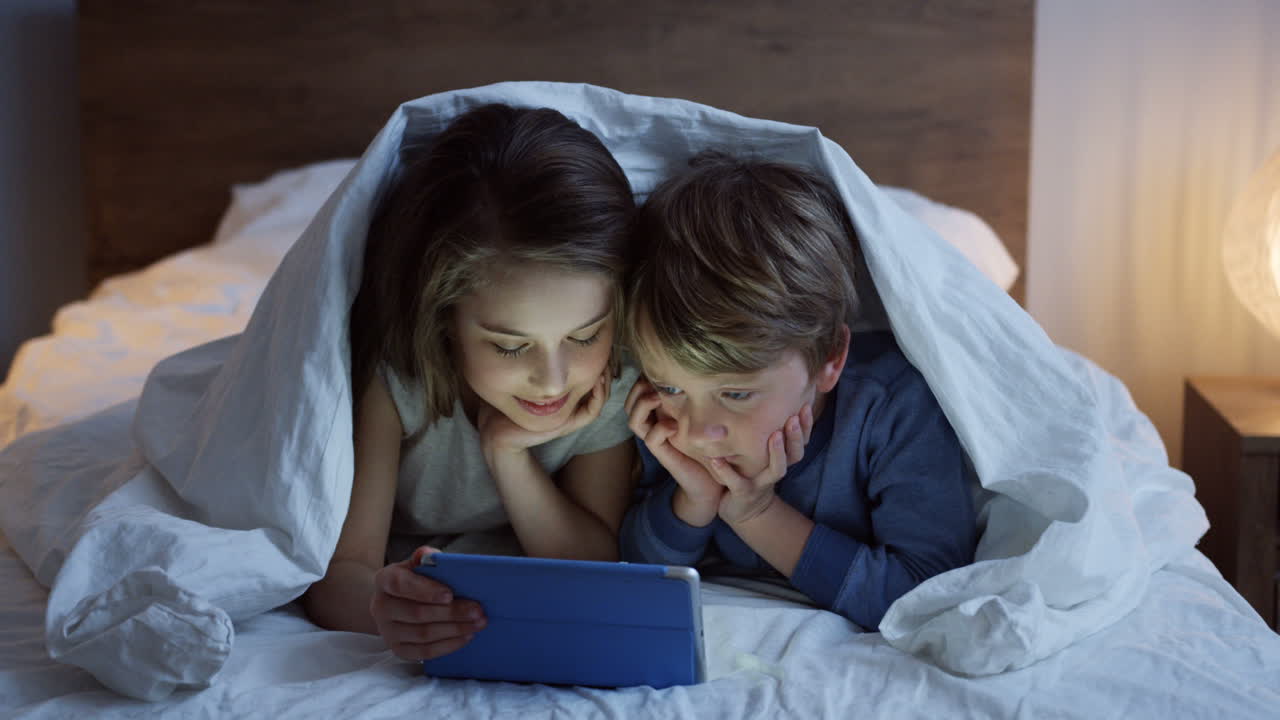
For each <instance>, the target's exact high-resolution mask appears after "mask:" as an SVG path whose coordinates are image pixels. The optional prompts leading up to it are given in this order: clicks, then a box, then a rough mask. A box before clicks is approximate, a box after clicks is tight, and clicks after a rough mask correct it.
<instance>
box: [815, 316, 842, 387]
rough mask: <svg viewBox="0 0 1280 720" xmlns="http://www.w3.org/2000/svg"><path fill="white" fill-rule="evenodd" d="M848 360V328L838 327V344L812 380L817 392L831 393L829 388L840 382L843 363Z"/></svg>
mask: <svg viewBox="0 0 1280 720" xmlns="http://www.w3.org/2000/svg"><path fill="white" fill-rule="evenodd" d="M848 359H849V326H848V325H841V326H840V343H839V344H838V345H836V347H835V349H834V350H833V351H832V352H831V355H830V356H829V357H828V358H827V361H826V362H825V363H823V364H822V367H820V368H818V374H817V376H816V377H815V378H814V380H815V381H816V384H817V389H818V392H831V388H834V387H835V386H836V383H837V382H839V381H840V373H842V372H844V364H845V361H846V360H848Z"/></svg>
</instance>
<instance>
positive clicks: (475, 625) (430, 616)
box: [369, 546, 485, 660]
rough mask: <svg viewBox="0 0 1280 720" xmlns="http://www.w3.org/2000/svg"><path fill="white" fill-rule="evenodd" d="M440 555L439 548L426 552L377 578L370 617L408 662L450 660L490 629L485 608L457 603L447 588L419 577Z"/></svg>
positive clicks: (384, 570)
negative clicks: (426, 560)
mask: <svg viewBox="0 0 1280 720" xmlns="http://www.w3.org/2000/svg"><path fill="white" fill-rule="evenodd" d="M434 552H437V550H435V549H434V548H429V547H425V546H423V547H420V548H418V549H417V550H414V551H413V555H412V556H410V557H409V559H408V560H404V561H401V562H398V563H393V564H391V565H388V566H386V567H384V568H382V569H381V570H379V571H378V572H377V574H375V575H374V576H373V585H374V591H373V599H372V600H371V601H370V602H369V612H370V613H372V614H373V622H374V624H375V625H377V626H378V634H379V635H381V636H382V639H383V640H385V641H386V642H387V647H389V648H391V652H393V653H395V655H396V657H399V658H401V659H404V660H430V659H432V658H437V657H440V656H441V655H447V654H449V653H451V652H453V651H454V650H457V649H458V648H460V647H462V646H463V645H466V644H467V642H468V641H470V640H471V636H472V635H474V634H475V633H476V632H477V631H478V630H480V629H481V628H483V627H484V626H485V617H484V610H483V609H482V608H481V607H480V604H479V603H477V602H475V601H473V600H460V599H458V598H455V597H453V592H452V591H450V589H449V587H448V586H447V585H444V584H443V583H440V582H437V581H435V580H432V579H431V578H429V577H424V576H422V575H419V574H417V573H415V572H414V571H413V567H414V566H415V565H417V564H418V563H419V562H421V561H422V558H423V556H424V555H427V554H428V553H434Z"/></svg>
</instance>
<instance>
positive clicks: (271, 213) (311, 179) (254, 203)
mask: <svg viewBox="0 0 1280 720" xmlns="http://www.w3.org/2000/svg"><path fill="white" fill-rule="evenodd" d="M355 162H356V161H355V160H354V159H340V160H329V161H326V162H320V163H315V164H313V165H306V166H303V167H299V168H294V169H290V170H282V171H280V172H277V173H275V174H274V175H272V176H270V177H268V178H267V179H266V180H263V181H261V182H257V183H244V184H237V185H235V186H234V187H232V189H231V204H230V206H229V207H228V208H227V211H226V214H224V215H223V217H222V221H221V223H219V225H218V231H217V233H215V235H214V239H213V243H214V244H215V245H230V246H239V245H251V246H254V247H256V248H258V249H261V250H271V251H274V252H275V253H276V254H278V255H283V254H284V253H285V251H286V250H288V249H289V246H290V245H292V244H293V241H294V240H297V239H298V236H299V235H301V234H302V231H303V230H304V229H306V227H307V223H309V222H311V218H312V217H313V216H314V215H315V214H316V211H318V210H319V209H320V206H321V205H322V204H324V201H325V200H326V199H327V198H328V197H329V195H330V193H332V192H333V190H334V188H336V187H337V186H338V183H340V182H342V179H343V178H344V177H346V176H347V173H348V172H350V170H351V168H352V166H354V165H355ZM879 187H880V189H881V190H882V191H884V193H885V194H886V195H888V196H889V197H890V198H891V199H892V200H893V201H894V202H895V203H896V204H897V205H898V206H899V207H901V208H902V209H903V210H906V211H907V213H908V214H910V215H912V216H913V217H915V218H916V219H917V220H919V221H921V222H923V223H924V224H925V225H928V226H929V227H930V228H932V229H933V231H934V232H936V233H938V235H940V236H942V239H944V240H946V241H947V242H949V243H951V245H952V246H954V247H955V248H956V249H957V250H959V251H960V252H961V254H963V255H964V256H965V257H966V258H968V260H969V262H971V263H973V264H974V266H975V267H977V268H978V269H979V270H981V271H982V273H983V274H984V275H986V276H987V277H988V278H990V279H991V281H992V282H994V283H995V284H996V285H999V286H1000V287H1001V288H1003V289H1004V290H1005V291H1008V290H1009V288H1010V287H1012V286H1013V282H1014V281H1015V280H1017V278H1018V265H1017V263H1016V262H1014V260H1013V257H1012V256H1010V255H1009V251H1008V250H1007V249H1005V246H1004V243H1002V242H1001V241H1000V238H999V236H997V235H996V233H995V231H994V230H992V229H991V226H990V225H988V224H987V223H986V221H984V220H983V219H982V218H980V217H978V216H977V215H976V214H974V213H972V212H969V211H968V210H963V209H961V208H958V207H953V206H951V205H944V204H943V203H940V202H937V201H936V200H931V199H929V198H927V197H925V196H924V195H921V194H920V193H917V192H915V191H913V190H907V189H906V188H898V187H891V186H887V185H881V186H879Z"/></svg>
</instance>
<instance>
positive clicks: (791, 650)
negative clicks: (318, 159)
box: [0, 246, 1280, 720]
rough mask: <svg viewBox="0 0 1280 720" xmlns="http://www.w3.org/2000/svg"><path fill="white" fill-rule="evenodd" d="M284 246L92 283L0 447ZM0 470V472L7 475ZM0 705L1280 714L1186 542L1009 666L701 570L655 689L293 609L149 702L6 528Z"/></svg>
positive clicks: (81, 407)
mask: <svg viewBox="0 0 1280 720" xmlns="http://www.w3.org/2000/svg"><path fill="white" fill-rule="evenodd" d="M277 260H278V252H277V250H271V251H263V250H261V249H255V248H246V247H243V246H239V247H237V246H209V247H205V248H199V249H196V250H193V251H189V252H187V253H183V254H182V255H179V256H175V257H174V258H171V259H169V260H166V261H164V262H162V263H160V264H158V265H156V266H153V267H152V268H150V269H148V270H147V271H144V272H143V273H140V274H135V275H132V276H128V277H124V278H119V279H116V280H113V281H111V282H109V283H107V284H105V285H104V286H103V287H102V288H100V289H99V290H98V291H97V293H95V295H94V297H93V298H91V299H90V300H89V301H86V302H84V303H78V304H75V305H72V306H69V307H68V308H67V309H65V310H64V311H63V312H62V313H60V314H59V316H58V320H57V322H56V324H55V331H54V333H53V334H51V335H50V336H47V337H45V338H41V339H39V340H36V341H33V342H31V343H29V344H27V345H26V346H25V347H24V348H23V349H22V351H21V352H20V353H19V356H18V357H17V358H16V361H15V366H14V368H13V371H12V372H11V374H10V377H9V379H8V381H7V382H6V384H5V385H4V386H3V387H0V447H3V446H4V445H6V444H7V443H8V442H9V441H11V440H12V439H13V438H14V437H17V436H19V435H22V434H25V433H28V432H32V431H34V430H37V429H40V428H44V427H49V426H52V425H55V424H59V423H61V422H65V421H69V420H72V419H75V418H80V417H84V416H86V415H89V414H91V413H92V412H95V411H97V410H100V409H103V408H106V407H109V406H111V405H113V404H115V403H117V402H120V401H122V400H125V399H128V398H130V397H133V396H135V395H136V394H137V392H138V391H139V390H140V388H141V385H142V382H143V379H144V377H145V374H146V372H147V370H148V369H149V368H150V366H151V364H153V363H154V362H155V361H156V360H159V359H160V358H162V357H164V356H167V355H169V354H171V353H173V352H176V351H178V350H181V349H183V348H185V347H188V346H191V345H194V344H197V343H200V342H203V341H205V340H208V339H210V338H213V337H217V336H220V335H224V334H229V333H233V332H237V331H238V330H240V329H241V327H242V326H243V324H244V322H245V321H246V320H247V318H248V314H249V312H250V310H251V309H252V306H253V303H254V302H255V301H256V299H257V296H258V294H259V293H260V292H261V289H262V285H263V283H264V282H265V279H266V277H267V276H268V275H269V274H270V272H271V270H272V268H273V267H274V265H275V263H276V261H277ZM0 482H3V478H0ZM0 587H3V588H5V590H4V592H3V593H0V628H2V629H0V716H4V717H9V716H13V717H24V718H26V717H31V718H51V717H105V718H113V717H139V716H143V717H151V716H183V717H187V716H194V717H399V716H404V717H450V718H469V717H475V718H489V717H504V716H515V715H518V716H520V717H522V718H537V717H617V718H631V717H723V718H744V717H803V718H810V717H814V718H816V717H849V716H856V717H940V716H941V717H956V716H962V717H1026V718H1033V717H1034V718H1050V717H1081V718H1086V717H1087V718H1095V717H1127V718H1137V717H1151V718H1166V717H1205V718H1214V719H1215V720H1218V719H1221V718H1275V717H1280V636H1277V635H1275V634H1274V633H1272V632H1270V631H1269V630H1268V629H1267V628H1266V627H1265V625H1264V624H1263V623H1262V621H1261V620H1260V618H1259V617H1258V616H1257V615H1256V613H1254V612H1253V611H1252V610H1251V609H1250V608H1249V607H1248V606H1247V604H1245V602H1244V601H1243V599H1242V598H1241V597H1240V596H1239V595H1238V594H1237V593H1235V591H1234V590H1232V589H1231V588H1230V586H1228V585H1227V584H1226V583H1225V582H1223V581H1222V579H1221V577H1220V576H1219V575H1218V574H1217V572H1216V571H1215V570H1214V569H1213V567H1212V565H1211V564H1209V563H1208V561H1207V560H1206V559H1205V558H1204V557H1203V556H1202V555H1200V553H1198V552H1192V553H1190V554H1189V555H1188V556H1187V557H1186V558H1184V559H1183V560H1182V561H1181V562H1180V563H1177V564H1175V565H1173V566H1171V567H1169V568H1167V569H1165V570H1161V571H1159V572H1157V573H1156V575H1155V576H1154V578H1153V580H1152V582H1151V584H1150V587H1149V588H1148V590H1147V593H1146V596H1145V599H1144V600H1143V601H1142V602H1141V604H1140V605H1139V606H1138V608H1137V609H1136V610H1135V611H1134V612H1132V613H1131V614H1130V615H1129V616H1127V617H1125V618H1124V619H1123V620H1121V621H1120V622H1119V623H1117V624H1115V625H1114V626H1112V627H1110V628H1108V629H1107V630H1105V631H1103V632H1100V633H1097V634H1095V635H1093V636H1091V637H1088V638H1086V639H1084V640H1083V641H1081V642H1080V643H1078V644H1076V645H1074V646H1072V647H1070V648H1068V649H1067V650H1065V651H1063V652H1061V653H1058V654H1056V655H1054V656H1052V657H1050V658H1049V659H1047V660H1045V661H1042V662H1039V663H1037V664H1035V665H1032V666H1031V667H1029V668H1026V669H1023V670H1019V671H1016V672H1010V673H1005V674H1002V675H996V676H991V677H982V678H965V677H960V676H956V675H951V674H948V673H946V672H944V671H942V670H940V669H938V668H937V667H935V666H933V665H931V664H928V663H926V662H923V661H921V660H919V659H917V658H914V657H912V656H910V655H906V654H904V653H902V652H900V651H898V650H896V649H894V648H892V647H891V646H889V645H888V644H887V643H886V642H885V641H884V639H883V638H882V637H881V636H880V635H879V634H877V633H868V634H860V633H855V632H853V631H852V629H851V627H850V625H849V624H848V623H847V621H845V620H843V619H842V618H840V617H839V616H837V615H835V614H832V613H829V612H825V611H820V610H815V609H810V608H806V607H802V606H798V605H795V604H792V603H788V602H786V601H782V600H777V599H769V598H762V597H759V596H755V595H751V594H748V593H746V592H744V591H741V590H737V589H734V588H729V587H725V586H719V585H715V584H710V583H708V584H707V587H706V592H705V598H704V599H705V610H704V624H705V632H706V640H707V648H708V666H709V667H708V669H709V676H710V678H711V680H710V682H708V683H706V684H704V685H701V686H696V687H691V688H672V689H668V690H664V691H653V690H650V689H642V688H632V689H626V690H598V689H584V688H549V687H544V686H521V685H512V684H503V683H482V682H474V681H451V680H431V679H426V678H424V677H422V676H421V675H420V674H419V672H418V668H417V666H416V665H414V664H409V663H403V662H400V661H398V660H396V659H395V658H394V657H393V656H392V655H391V654H390V653H389V652H388V651H386V650H385V649H384V648H383V647H382V644H381V641H380V639H378V638H376V637H372V636H365V635H360V634H353V633H340V632H330V631H324V630H320V629H319V628H317V627H316V626H315V625H313V624H311V623H310V622H309V621H307V620H306V618H305V617H304V616H303V615H302V614H301V612H300V611H299V610H298V608H297V607H296V606H292V605H291V606H286V607H285V608H282V609H279V610H276V611H274V612H271V613H268V614H266V615H262V616H259V617H256V618H253V619H252V620H250V621H247V622H244V623H241V624H239V625H237V627H236V632H237V638H236V642H235V644H234V647H233V650H232V654H231V657H230V659H229V661H228V662H227V664H226V665H225V666H224V668H223V670H222V672H221V673H220V674H219V676H218V677H217V679H216V681H215V682H214V684H213V686H212V687H210V688H208V689H206V690H202V691H199V692H196V691H181V692H177V693H175V694H174V695H173V696H172V697H170V698H168V699H167V700H165V701H162V702H159V703H154V704H148V703H143V702H140V701H136V700H130V699H127V698H123V697H121V696H119V695H116V694H114V693H112V692H110V691H108V690H105V689H104V688H103V687H102V686H101V685H99V684H98V683H97V681H96V680H94V679H93V678H92V677H91V676H90V675H89V674H88V673H86V672H84V671H83V670H80V669H79V668H76V667H72V666H68V665H62V664H59V663H56V662H54V661H52V660H51V659H49V657H48V654H47V652H46V650H45V647H44V640H43V637H44V635H43V632H44V631H43V622H44V609H45V603H46V599H47V591H46V590H45V588H43V587H41V586H40V585H39V584H38V583H37V582H36V581H35V579H34V577H33V576H32V574H31V572H30V571H29V570H28V569H27V567H26V566H25V565H24V564H23V563H22V561H21V560H20V559H19V558H18V556H17V555H16V554H15V553H14V552H13V550H12V549H11V548H10V547H9V544H8V542H7V540H4V539H3V538H0Z"/></svg>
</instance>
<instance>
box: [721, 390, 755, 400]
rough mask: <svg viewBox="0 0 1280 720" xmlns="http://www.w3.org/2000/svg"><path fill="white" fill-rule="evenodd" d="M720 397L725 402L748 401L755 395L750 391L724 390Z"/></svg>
mask: <svg viewBox="0 0 1280 720" xmlns="http://www.w3.org/2000/svg"><path fill="white" fill-rule="evenodd" d="M721 395H722V396H723V397H724V399H726V400H735V401H742V400H750V399H751V396H752V395H755V393H753V392H751V391H750V390H725V391H724V392H723V393H721Z"/></svg>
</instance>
